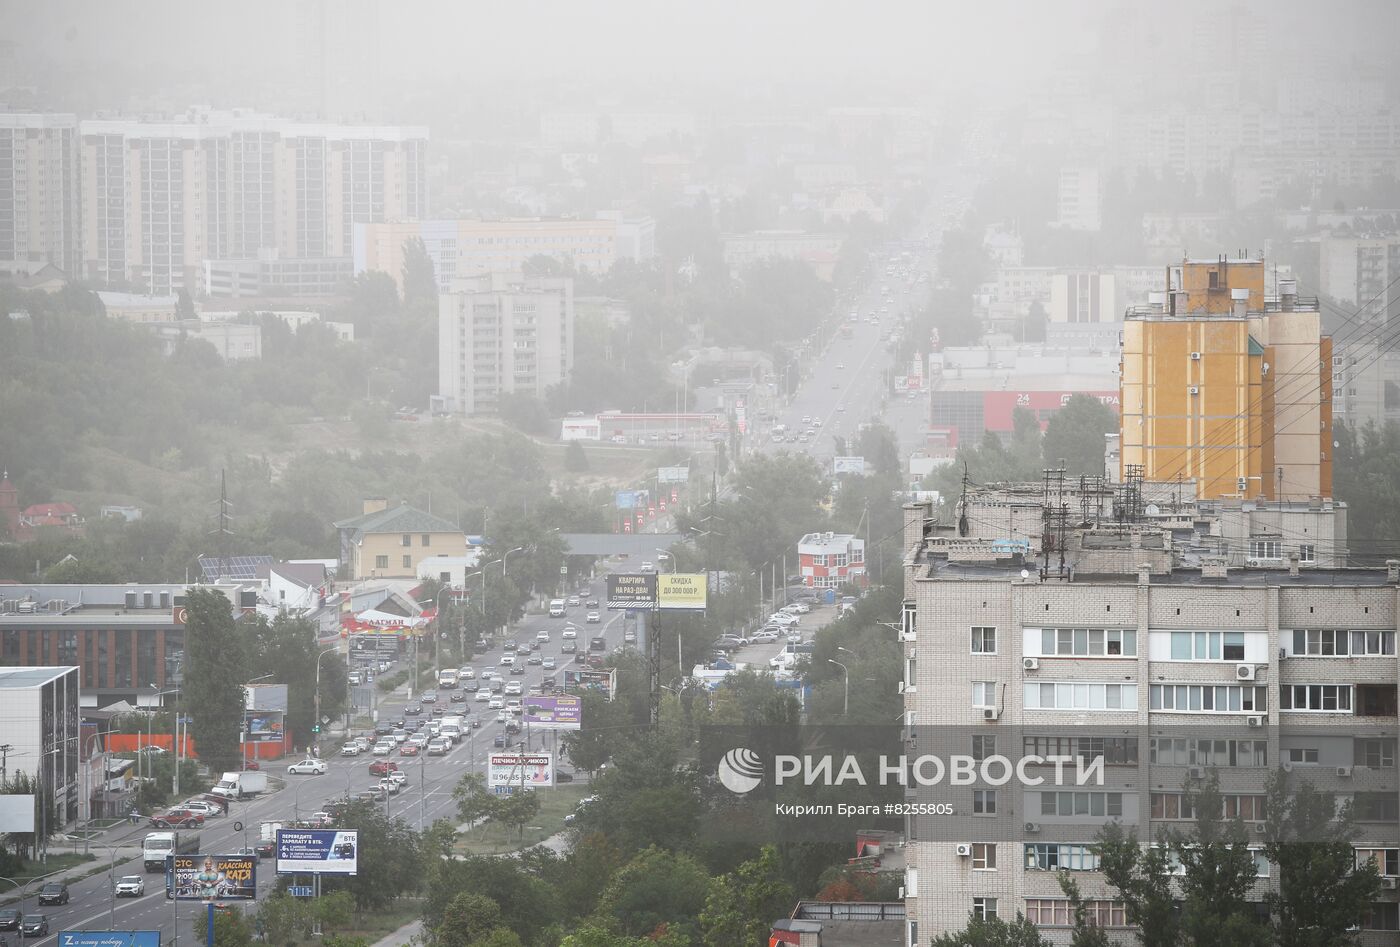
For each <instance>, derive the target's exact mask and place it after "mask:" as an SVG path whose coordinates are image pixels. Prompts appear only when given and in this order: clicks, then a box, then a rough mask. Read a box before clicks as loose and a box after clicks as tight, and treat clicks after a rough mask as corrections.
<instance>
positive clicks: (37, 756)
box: [0, 665, 86, 831]
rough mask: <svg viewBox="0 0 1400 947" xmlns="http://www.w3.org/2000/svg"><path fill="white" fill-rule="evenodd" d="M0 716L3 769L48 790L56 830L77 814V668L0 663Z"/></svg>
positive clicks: (52, 828)
mask: <svg viewBox="0 0 1400 947" xmlns="http://www.w3.org/2000/svg"><path fill="white" fill-rule="evenodd" d="M0 720H4V721H5V754H4V760H5V768H6V771H7V773H8V774H10V775H13V774H14V773H16V772H18V771H24V772H26V773H28V774H29V775H30V777H31V778H35V779H37V781H38V783H39V785H40V786H42V787H43V788H44V790H45V792H47V793H50V794H51V796H52V799H53V804H54V808H53V810H52V815H51V816H50V817H51V818H57V820H58V823H59V824H58V825H50V826H49V827H48V828H49V830H50V831H59V830H61V828H62V826H65V825H68V824H69V823H71V822H73V821H74V820H75V819H77V818H78V805H79V801H80V799H81V796H82V773H81V769H80V766H79V763H78V758H79V755H80V754H81V755H83V756H86V754H85V753H81V747H80V746H79V744H80V742H81V740H80V737H81V732H80V730H81V720H80V718H79V716H78V669H77V668H76V667H72V666H61V667H55V666H52V665H35V666H31V667H0Z"/></svg>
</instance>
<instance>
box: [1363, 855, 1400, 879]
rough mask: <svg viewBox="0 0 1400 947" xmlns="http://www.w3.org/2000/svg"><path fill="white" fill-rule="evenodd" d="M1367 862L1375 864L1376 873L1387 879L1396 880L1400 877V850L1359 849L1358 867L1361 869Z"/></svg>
mask: <svg viewBox="0 0 1400 947" xmlns="http://www.w3.org/2000/svg"><path fill="white" fill-rule="evenodd" d="M1367 862H1375V863H1376V871H1378V872H1380V873H1381V875H1383V876H1385V877H1387V878H1394V877H1396V876H1397V875H1400V848H1358V849H1357V850H1356V867H1357V868H1360V867H1362V866H1363V865H1365V864H1366V863H1367Z"/></svg>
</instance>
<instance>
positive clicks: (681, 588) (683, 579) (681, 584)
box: [656, 572, 708, 612]
mask: <svg viewBox="0 0 1400 947" xmlns="http://www.w3.org/2000/svg"><path fill="white" fill-rule="evenodd" d="M707 578H708V577H707V576H706V575H705V573H703V572H676V573H667V574H665V575H659V576H657V577H656V607H657V608H659V609H661V610H662V611H668V610H674V611H688V612H703V611H704V610H705V587H706V579H707Z"/></svg>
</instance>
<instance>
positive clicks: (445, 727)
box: [439, 716, 467, 743]
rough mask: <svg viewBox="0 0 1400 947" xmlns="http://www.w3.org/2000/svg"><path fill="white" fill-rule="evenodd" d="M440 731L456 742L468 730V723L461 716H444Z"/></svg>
mask: <svg viewBox="0 0 1400 947" xmlns="http://www.w3.org/2000/svg"><path fill="white" fill-rule="evenodd" d="M439 732H440V733H441V734H442V736H445V737H448V738H450V739H451V740H452V742H453V743H456V742H457V741H458V740H460V739H462V734H464V733H466V732H467V723H466V721H465V720H463V719H462V717H461V716H451V717H443V718H442V721H441V728H440V730H439Z"/></svg>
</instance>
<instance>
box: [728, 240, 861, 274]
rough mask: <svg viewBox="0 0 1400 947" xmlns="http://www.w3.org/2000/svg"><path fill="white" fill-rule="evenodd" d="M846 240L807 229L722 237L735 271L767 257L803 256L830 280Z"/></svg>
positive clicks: (774, 258) (769, 258) (799, 258)
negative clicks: (810, 231)
mask: <svg viewBox="0 0 1400 947" xmlns="http://www.w3.org/2000/svg"><path fill="white" fill-rule="evenodd" d="M842 242H843V240H842V238H841V237H840V236H839V235H837V234H825V233H808V232H807V231H805V230H756V231H754V232H752V233H729V234H724V235H723V236H721V237H720V243H721V245H722V247H723V250H724V262H725V264H726V265H727V266H728V267H729V269H730V271H731V272H733V273H736V274H737V273H739V272H741V271H742V270H744V269H745V268H747V267H749V266H750V265H752V264H754V263H759V262H762V261H764V260H801V261H802V262H803V263H806V264H808V265H809V266H811V267H812V269H813V270H814V271H815V272H816V274H817V277H818V278H819V279H824V280H827V281H830V280H831V276H832V273H833V271H834V270H835V268H836V260H837V258H838V256H839V255H840V253H841V244H842Z"/></svg>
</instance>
